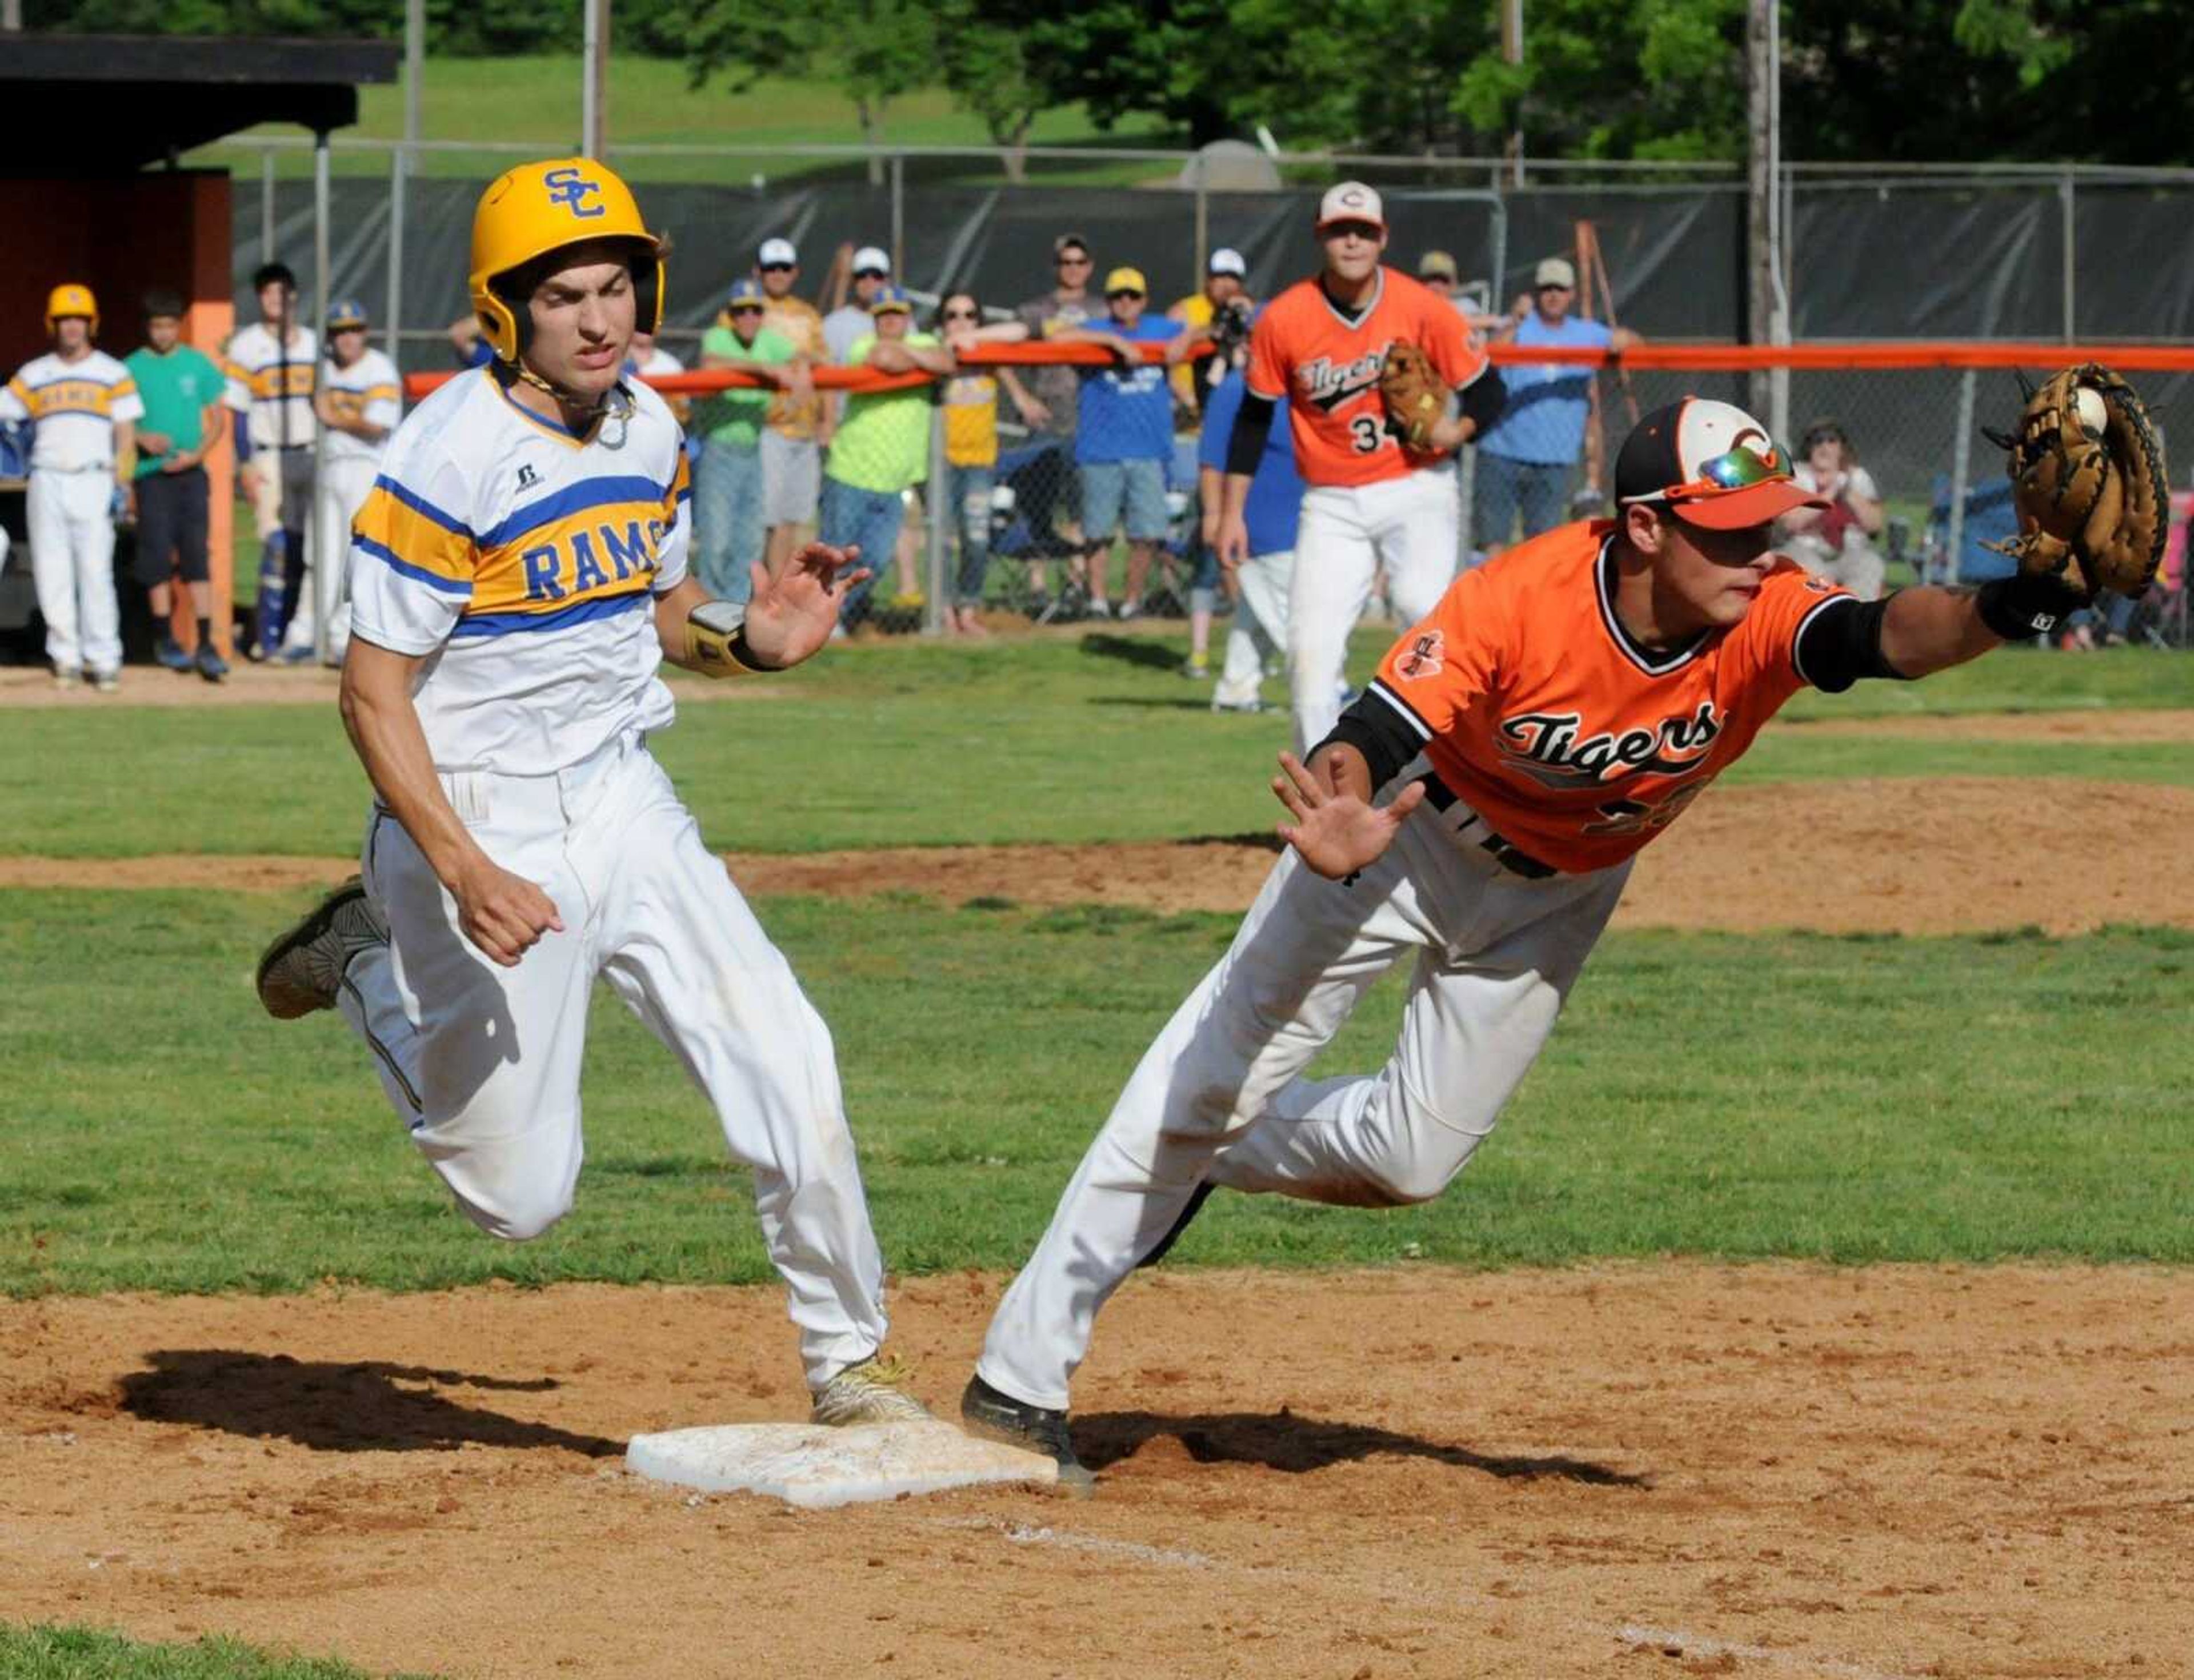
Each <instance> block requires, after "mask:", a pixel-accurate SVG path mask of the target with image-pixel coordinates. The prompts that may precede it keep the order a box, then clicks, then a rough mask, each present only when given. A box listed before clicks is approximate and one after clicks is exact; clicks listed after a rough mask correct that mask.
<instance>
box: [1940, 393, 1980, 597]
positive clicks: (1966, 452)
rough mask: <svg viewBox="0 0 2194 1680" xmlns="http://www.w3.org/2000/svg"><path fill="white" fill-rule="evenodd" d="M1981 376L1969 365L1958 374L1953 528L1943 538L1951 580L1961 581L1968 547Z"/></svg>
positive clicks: (1952, 476)
mask: <svg viewBox="0 0 2194 1680" xmlns="http://www.w3.org/2000/svg"><path fill="white" fill-rule="evenodd" d="M1978 377H1979V376H1978V374H1977V373H1976V371H1975V370H1973V369H1972V368H1967V370H1965V371H1964V372H1963V373H1961V374H1960V375H1959V376H1958V435H1957V436H1956V438H1955V439H1952V441H1951V444H1950V530H1949V533H1948V535H1947V536H1945V537H1944V542H1945V545H1946V546H1947V547H1948V548H1949V550H1950V553H1949V554H1948V555H1947V556H1946V558H1947V559H1948V560H1949V562H1950V578H1949V581H1950V582H1952V583H1956V582H1957V581H1958V572H1959V563H1960V559H1961V556H1962V555H1963V554H1964V553H1965V546H1966V481H1967V476H1968V475H1969V474H1970V473H1971V472H1972V470H1973V387H1974V384H1975V382H1976V381H1977V379H1978Z"/></svg>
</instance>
